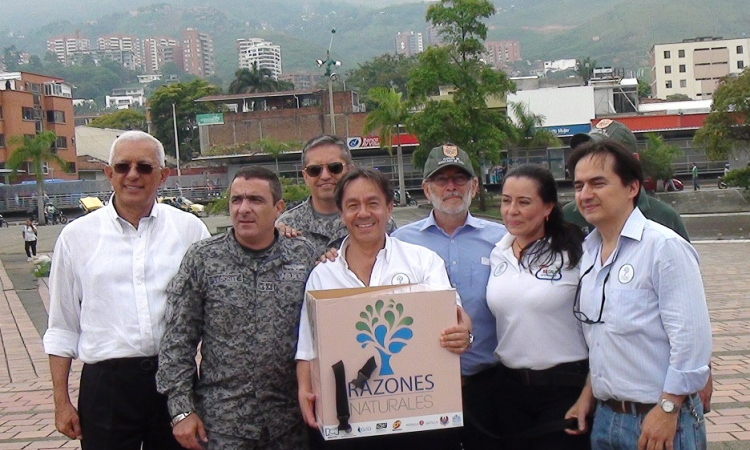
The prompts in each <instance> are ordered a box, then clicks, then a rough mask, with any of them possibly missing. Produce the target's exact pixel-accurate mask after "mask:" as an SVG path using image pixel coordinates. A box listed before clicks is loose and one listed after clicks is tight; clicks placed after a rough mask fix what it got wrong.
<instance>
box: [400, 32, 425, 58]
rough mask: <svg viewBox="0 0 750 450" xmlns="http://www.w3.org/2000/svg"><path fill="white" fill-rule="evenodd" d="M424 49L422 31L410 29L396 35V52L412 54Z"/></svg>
mask: <svg viewBox="0 0 750 450" xmlns="http://www.w3.org/2000/svg"><path fill="white" fill-rule="evenodd" d="M423 51H424V42H423V41H422V33H415V32H413V31H409V32H407V33H398V34H397V35H396V54H398V55H406V56H412V55H416V54H417V53H422V52H423Z"/></svg>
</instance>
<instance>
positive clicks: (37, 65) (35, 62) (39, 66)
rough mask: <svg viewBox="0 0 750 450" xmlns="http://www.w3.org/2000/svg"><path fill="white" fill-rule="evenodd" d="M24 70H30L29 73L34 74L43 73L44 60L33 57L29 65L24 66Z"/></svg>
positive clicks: (30, 58)
mask: <svg viewBox="0 0 750 450" xmlns="http://www.w3.org/2000/svg"><path fill="white" fill-rule="evenodd" d="M24 70H28V71H29V72H34V73H41V72H43V71H44V64H43V63H42V59H41V58H39V57H38V56H37V55H31V56H30V57H29V63H28V64H26V65H25V66H24Z"/></svg>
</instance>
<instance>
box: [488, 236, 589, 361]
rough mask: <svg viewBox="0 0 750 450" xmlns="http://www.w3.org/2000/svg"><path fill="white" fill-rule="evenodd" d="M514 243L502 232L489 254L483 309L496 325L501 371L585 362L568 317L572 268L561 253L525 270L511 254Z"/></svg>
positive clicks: (577, 328)
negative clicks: (554, 258) (491, 315)
mask: <svg viewBox="0 0 750 450" xmlns="http://www.w3.org/2000/svg"><path fill="white" fill-rule="evenodd" d="M515 240H516V238H515V236H513V235H511V234H506V235H505V236H503V238H502V240H500V242H498V243H497V244H496V245H495V248H494V250H492V254H491V255H490V266H491V272H490V279H489V282H488V283H487V306H489V308H490V310H491V311H492V314H493V315H494V316H495V324H496V327H497V342H496V345H497V347H496V348H495V356H496V357H497V358H498V359H500V362H502V363H503V365H504V366H506V367H510V368H512V369H533V370H544V369H549V368H550V367H553V366H556V365H558V364H562V363H568V362H574V361H580V360H583V359H586V358H588V349H587V348H586V342H585V341H584V339H583V331H582V330H581V324H580V322H578V320H576V318H575V316H573V313H572V311H573V301H574V299H575V294H576V287H577V286H578V277H579V275H580V272H579V269H578V267H577V266H576V267H573V268H568V259H567V255H565V258H564V259H563V258H560V257H559V256H558V257H557V258H556V260H555V261H554V262H553V263H552V264H550V265H548V266H542V267H540V266H534V267H531V270H529V267H524V266H521V265H520V264H519V263H518V259H517V258H516V256H515V255H514V254H513V248H512V245H513V242H515ZM530 343H533V345H530Z"/></svg>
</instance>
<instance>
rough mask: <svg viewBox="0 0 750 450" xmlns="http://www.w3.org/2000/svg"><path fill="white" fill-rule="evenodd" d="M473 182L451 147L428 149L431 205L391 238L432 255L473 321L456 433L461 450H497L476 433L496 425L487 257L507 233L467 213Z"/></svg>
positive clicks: (461, 154)
mask: <svg viewBox="0 0 750 450" xmlns="http://www.w3.org/2000/svg"><path fill="white" fill-rule="evenodd" d="M478 184H479V182H478V180H477V178H476V176H475V174H474V168H473V167H472V164H471V160H470V159H469V155H468V154H467V153H466V152H465V151H463V150H461V149H460V148H458V147H457V146H455V145H451V144H445V145H441V146H438V147H435V148H433V149H432V150H431V151H430V154H429V156H428V158H427V162H426V163H425V167H424V179H423V181H422V189H423V190H424V194H425V196H426V197H427V199H428V200H430V202H431V203H432V212H431V213H430V215H429V216H428V217H427V218H426V219H422V220H419V221H417V222H414V223H411V224H409V225H406V226H403V227H401V228H399V229H398V230H396V231H394V232H393V234H392V235H393V236H394V237H396V238H398V239H400V240H402V241H405V242H410V243H412V244H418V245H421V246H423V247H427V248H429V249H430V250H432V251H434V252H435V253H437V254H438V255H440V257H441V258H442V259H443V261H445V267H446V270H447V271H448V276H449V278H450V281H451V285H452V286H453V287H455V288H456V290H458V293H459V295H460V296H461V300H462V302H463V305H464V310H465V311H466V312H467V313H468V314H469V317H471V321H472V324H473V326H472V334H473V342H472V345H471V347H469V349H468V350H467V351H466V352H465V353H464V354H462V355H461V374H462V376H463V401H464V411H465V412H467V416H468V418H467V421H466V424H465V426H464V427H463V428H462V429H461V441H462V444H463V447H464V448H465V449H466V450H473V449H490V448H497V444H498V443H497V441H496V440H494V439H492V438H490V437H489V436H487V435H486V434H485V433H483V432H482V431H480V430H479V429H477V427H476V426H475V422H479V424H480V425H481V426H482V428H484V429H491V427H493V426H494V424H495V418H494V415H493V407H494V405H492V402H491V401H488V400H487V393H488V392H491V391H492V389H496V388H497V386H493V385H492V381H493V378H492V373H493V372H494V371H492V370H490V369H491V368H493V367H494V366H495V365H496V364H497V359H496V358H495V356H494V354H493V352H494V350H495V346H496V345H497V335H496V330H495V318H494V316H493V315H492V313H491V312H490V310H489V308H488V307H487V302H486V299H485V295H486V288H487V280H488V279H489V276H490V259H489V258H490V253H492V249H493V248H494V247H495V244H496V243H497V242H499V241H500V240H501V239H502V237H503V236H504V235H505V234H506V233H507V230H506V229H505V227H504V226H503V225H500V224H498V223H495V222H490V221H488V220H484V219H479V218H476V217H474V216H472V215H471V213H469V206H470V205H471V200H472V199H473V198H474V196H475V195H476V193H477V189H478Z"/></svg>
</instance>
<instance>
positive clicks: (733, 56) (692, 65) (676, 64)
mask: <svg viewBox="0 0 750 450" xmlns="http://www.w3.org/2000/svg"><path fill="white" fill-rule="evenodd" d="M649 57H650V58H651V95H652V96H653V97H656V98H660V99H666V98H667V96H669V95H675V94H684V95H687V96H688V97H690V98H691V99H693V100H707V99H711V98H712V96H713V93H714V91H715V90H716V87H717V86H718V84H719V81H720V80H721V78H722V77H724V76H726V75H729V74H739V73H741V72H742V71H743V70H744V69H745V68H746V67H750V38H740V39H722V38H715V37H699V38H695V39H685V40H684V41H682V42H677V43H673V44H656V45H654V46H653V47H652V48H651V50H650V51H649Z"/></svg>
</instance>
